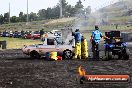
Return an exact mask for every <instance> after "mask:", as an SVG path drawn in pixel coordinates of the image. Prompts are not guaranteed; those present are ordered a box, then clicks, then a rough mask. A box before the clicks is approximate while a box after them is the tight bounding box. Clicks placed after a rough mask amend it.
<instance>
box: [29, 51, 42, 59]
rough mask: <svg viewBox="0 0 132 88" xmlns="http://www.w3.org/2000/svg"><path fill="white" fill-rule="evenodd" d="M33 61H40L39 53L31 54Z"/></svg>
mask: <svg viewBox="0 0 132 88" xmlns="http://www.w3.org/2000/svg"><path fill="white" fill-rule="evenodd" d="M30 57H31V59H40V55H39V53H38V52H37V51H32V52H30Z"/></svg>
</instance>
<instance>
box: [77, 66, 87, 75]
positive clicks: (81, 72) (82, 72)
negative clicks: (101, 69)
mask: <svg viewBox="0 0 132 88" xmlns="http://www.w3.org/2000/svg"><path fill="white" fill-rule="evenodd" d="M78 71H79V75H80V76H85V75H86V71H85V69H83V68H82V66H80V67H79V68H78Z"/></svg>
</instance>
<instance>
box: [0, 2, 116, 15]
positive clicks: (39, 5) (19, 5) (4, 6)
mask: <svg viewBox="0 0 132 88" xmlns="http://www.w3.org/2000/svg"><path fill="white" fill-rule="evenodd" d="M66 1H67V2H68V3H69V4H71V5H73V6H74V5H75V4H76V2H77V1H78V0H66ZM81 1H82V4H83V5H84V7H87V6H91V8H92V11H94V10H96V9H99V8H100V7H104V6H107V5H109V4H110V3H114V2H116V1H118V0H81ZM28 2H29V13H30V12H35V13H37V12H38V11H39V10H40V9H46V8H48V7H54V6H55V5H57V3H58V2H59V0H28ZM9 3H10V11H11V16H18V15H19V13H20V12H24V13H27V7H26V6H27V0H0V14H4V13H6V12H9Z"/></svg>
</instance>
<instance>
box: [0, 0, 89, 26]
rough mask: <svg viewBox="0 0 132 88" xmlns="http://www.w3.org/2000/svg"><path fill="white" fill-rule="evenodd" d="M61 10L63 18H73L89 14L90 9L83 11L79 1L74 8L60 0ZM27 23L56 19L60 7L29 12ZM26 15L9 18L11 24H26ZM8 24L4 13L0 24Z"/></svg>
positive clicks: (7, 18)
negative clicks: (76, 15)
mask: <svg viewBox="0 0 132 88" xmlns="http://www.w3.org/2000/svg"><path fill="white" fill-rule="evenodd" d="M62 8H63V11H62V13H63V17H74V16H75V14H79V13H81V14H90V12H91V7H90V6H88V7H87V8H85V9H84V6H83V5H82V2H81V0H79V1H78V2H77V3H76V5H75V6H72V5H70V4H68V2H66V0H62ZM28 16H29V21H38V20H46V19H56V18H59V16H60V5H59V4H57V5H56V6H54V7H53V8H47V9H41V10H39V11H38V13H34V12H31V13H30V14H28ZM26 21H27V14H25V13H23V12H20V13H19V16H18V17H17V16H12V17H10V22H11V23H17V22H26ZM6 23H9V13H8V12H7V13H4V15H2V14H1V15H0V24H6Z"/></svg>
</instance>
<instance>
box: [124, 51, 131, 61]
mask: <svg viewBox="0 0 132 88" xmlns="http://www.w3.org/2000/svg"><path fill="white" fill-rule="evenodd" d="M129 53H130V52H129V49H126V50H125V53H124V54H123V60H129Z"/></svg>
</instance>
